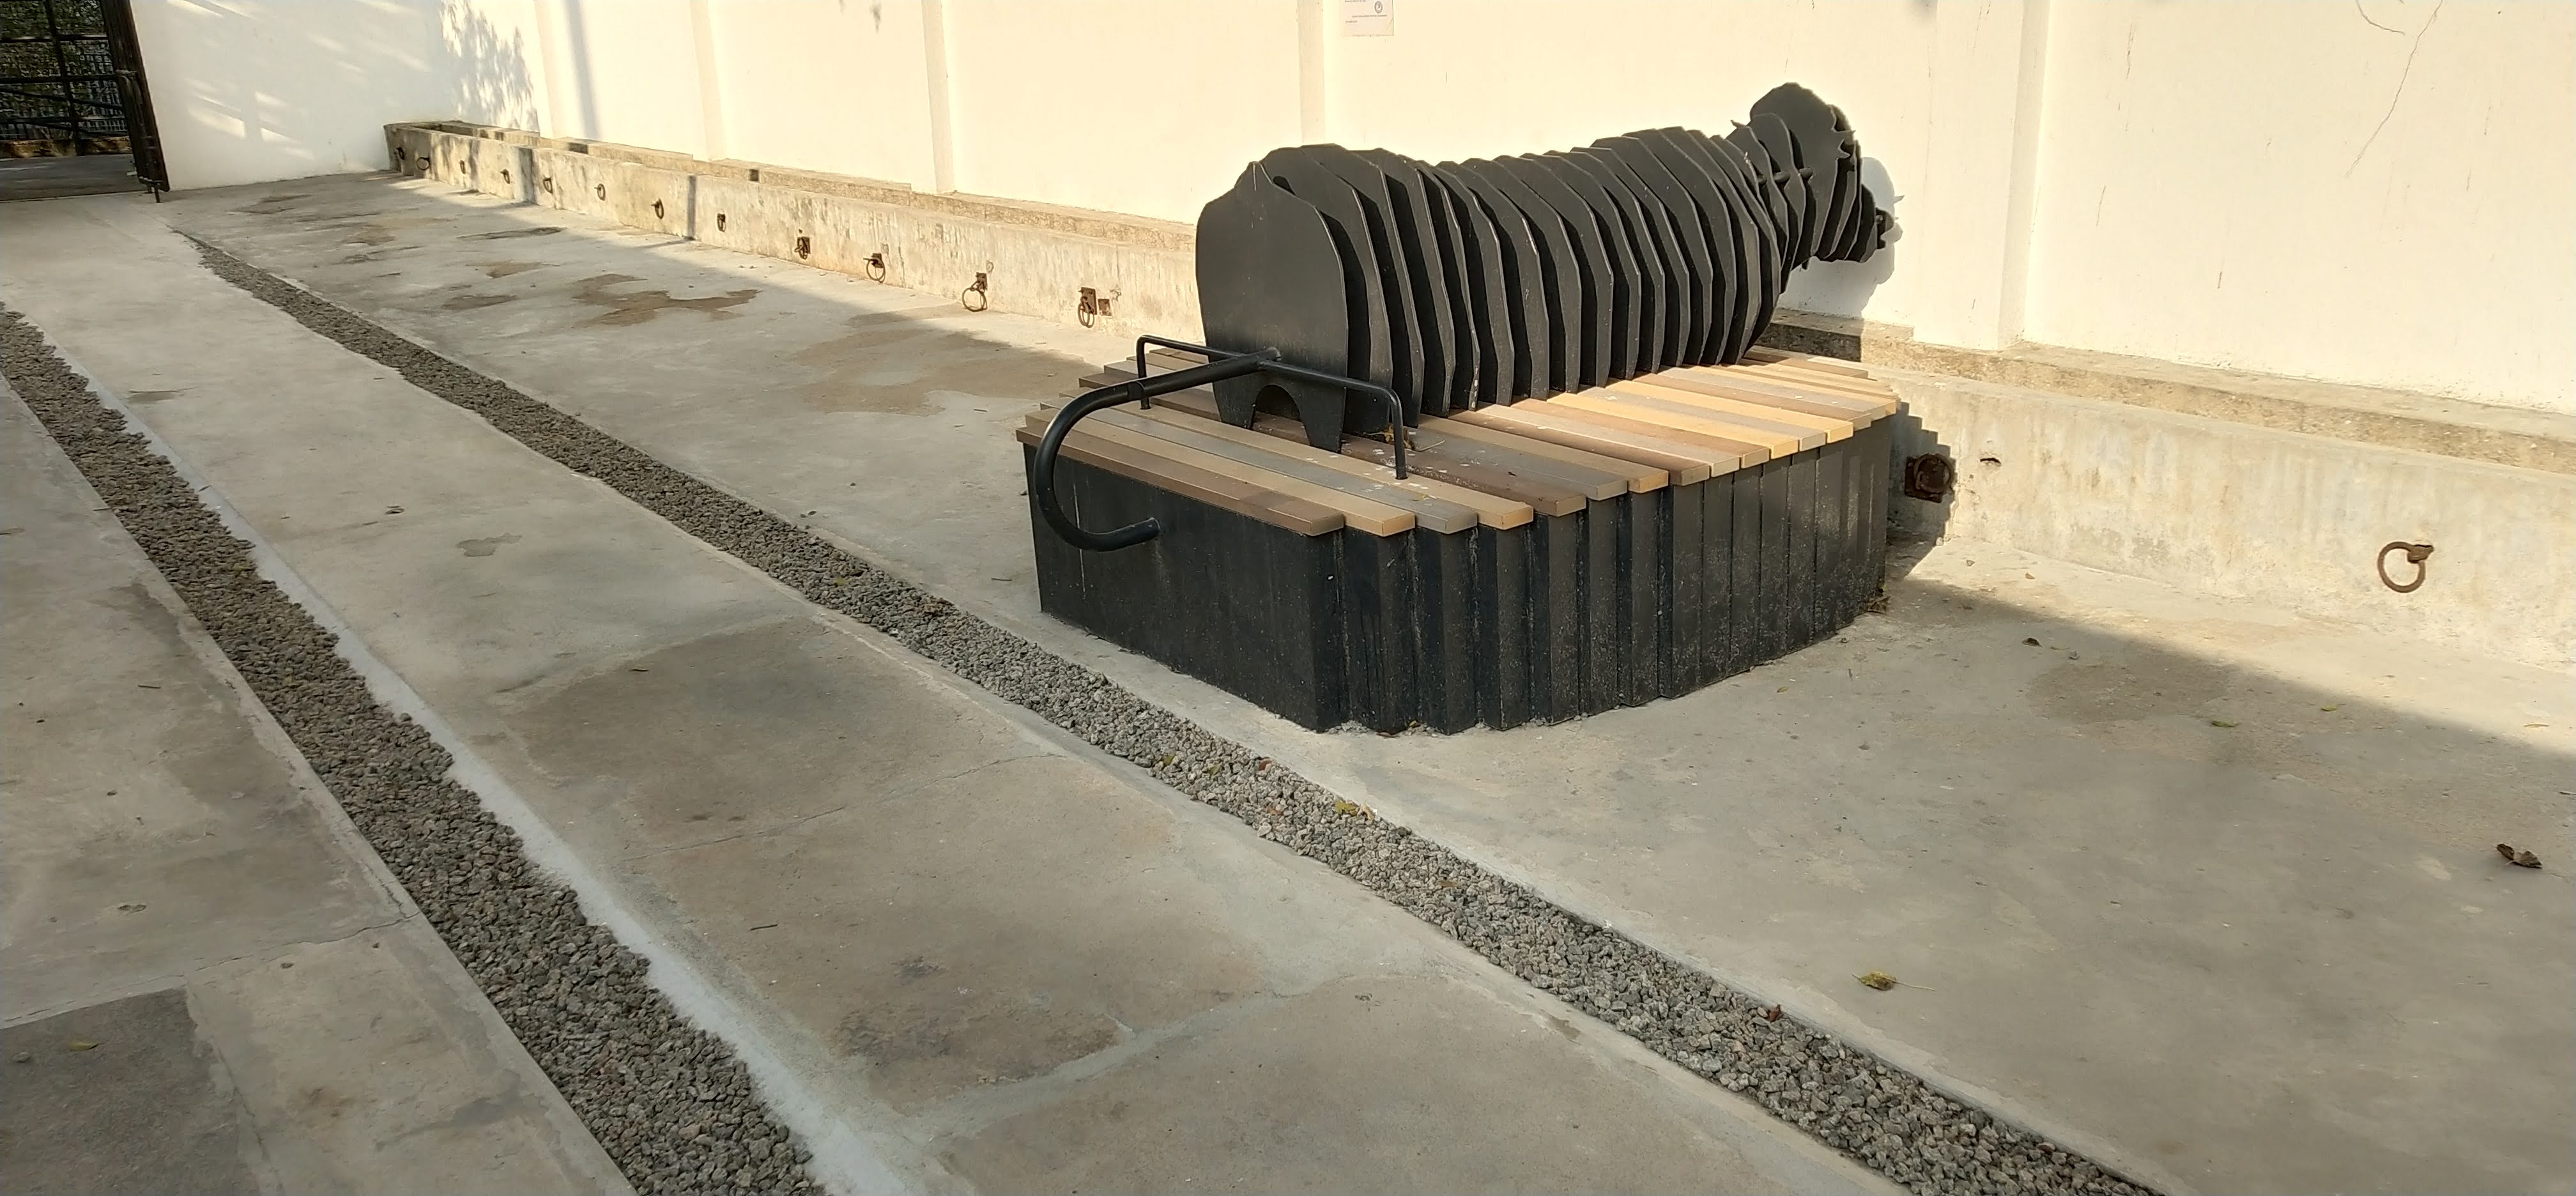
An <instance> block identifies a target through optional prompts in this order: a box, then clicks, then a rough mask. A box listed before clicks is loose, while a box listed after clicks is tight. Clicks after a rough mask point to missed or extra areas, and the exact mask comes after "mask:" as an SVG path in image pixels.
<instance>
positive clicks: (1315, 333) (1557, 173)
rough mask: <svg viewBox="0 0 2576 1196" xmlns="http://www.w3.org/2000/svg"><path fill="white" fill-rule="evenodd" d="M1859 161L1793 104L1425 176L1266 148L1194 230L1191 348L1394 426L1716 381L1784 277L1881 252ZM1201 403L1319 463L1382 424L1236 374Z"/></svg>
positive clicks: (1802, 98)
mask: <svg viewBox="0 0 2576 1196" xmlns="http://www.w3.org/2000/svg"><path fill="white" fill-rule="evenodd" d="M1860 163H1861V155H1860V144H1859V142H1858V140H1857V139H1855V138H1854V137H1853V136H1852V131H1851V127H1850V125H1849V123H1848V122H1847V121H1845V120H1844V118H1843V115H1842V112H1841V111H1840V110H1839V109H1836V108H1835V107H1833V106H1832V105H1830V104H1827V103H1825V102H1824V101H1823V100H1821V99H1819V98H1817V96H1816V95H1815V93H1813V92H1810V91H1808V90H1807V89H1805V88H1803V87H1800V86H1798V85H1796V84H1784V85H1782V86H1780V87H1778V88H1775V89H1773V90H1772V91H1771V92H1770V94H1768V95H1765V96H1763V97H1762V99H1761V100H1759V101H1757V102H1756V103H1755V104H1754V105H1753V114H1752V120H1751V121H1750V122H1749V123H1746V124H1740V125H1737V126H1736V128H1735V129H1734V131H1733V132H1731V133H1729V134H1727V135H1726V136H1724V137H1709V136H1706V135H1704V134H1701V133H1697V132H1693V131H1691V130H1689V129H1681V128H1665V129H1646V130H1641V131H1638V132H1635V133H1629V134H1627V135H1625V136H1620V137H1604V138H1602V139H1601V140H1599V141H1596V142H1594V143H1592V144H1591V145H1590V146H1588V147H1585V148H1582V149H1573V150H1560V151H1556V152H1552V153H1546V154H1534V155H1524V156H1519V157H1506V158H1484V159H1476V160H1472V161H1467V162H1444V163H1441V164H1439V165H1436V166H1435V165H1431V164H1429V163H1425V162H1419V161H1416V160H1414V159H1412V158H1407V157H1405V156H1403V155H1401V154H1396V153H1391V152H1388V151H1386V150H1356V151H1355V150H1348V149H1344V148H1342V147H1340V146H1337V145H1309V146H1299V147H1296V148H1294V149H1282V150H1277V151H1274V152H1273V153H1271V154H1270V155H1269V156H1267V157H1265V158H1263V159H1262V160H1260V161H1259V162H1255V163H1253V164H1252V165H1251V166H1250V167H1248V168H1247V169H1245V171H1244V173H1243V176H1242V178H1240V179H1238V180H1237V181H1236V182H1235V185H1234V188H1233V189H1232V190H1231V191H1228V192H1227V193H1226V194H1224V195H1222V196H1220V197H1218V198H1217V199H1216V200H1215V201H1214V202H1212V203H1210V204H1208V205H1207V207H1206V209H1205V210H1203V211H1202V212H1200V214H1199V226H1198V283H1199V310H1200V315H1201V318H1202V320H1203V322H1204V324H1205V327H1206V335H1207V343H1208V344H1209V345H1210V346H1211V347H1214V348H1217V349H1223V350H1227V351H1230V352H1251V351H1256V350H1261V349H1276V350H1278V351H1279V353H1280V356H1281V358H1282V359H1283V360H1285V361H1286V362H1288V363H1291V364H1294V365H1299V366H1304V367H1307V368H1309V369H1311V370H1316V371H1321V372H1323V373H1326V374H1332V375H1339V376H1342V377H1344V378H1350V379H1358V380H1362V381H1368V382H1373V383H1376V384H1378V385H1380V386H1383V387H1387V388H1389V389H1391V390H1393V391H1394V392H1395V394H1396V395H1397V396H1399V397H1400V398H1401V399H1402V401H1403V408H1404V419H1405V422H1406V423H1408V424H1410V423H1413V422H1415V421H1418V420H1419V419H1420V418H1421V417H1422V416H1423V415H1426V414H1428V415H1443V414H1446V413H1448V412H1450V411H1452V410H1463V409H1466V408H1470V407H1477V406H1483V405H1486V404H1490V403H1509V402H1512V401H1513V400H1516V399H1524V398H1534V397H1545V396H1547V395H1551V394H1557V393H1562V392H1566V391H1578V390H1584V389H1588V388H1591V387H1596V386H1600V385H1603V384H1604V383H1607V382H1609V381H1612V380H1614V379H1621V378H1630V377H1636V376H1638V375H1642V374H1651V373H1654V372H1656V371H1659V370H1664V369H1669V368H1672V367H1675V366H1684V365H1717V364H1731V363H1733V362H1735V361H1737V360H1739V359H1740V358H1741V357H1742V356H1743V355H1744V351H1745V349H1746V348H1747V347H1749V346H1751V345H1752V344H1753V342H1754V339H1755V338H1756V337H1757V336H1759V335H1761V332H1762V330H1763V329H1764V328H1765V327H1767V326H1768V325H1769V323H1770V321H1771V315H1772V311H1773V309H1774V308H1775V307H1776V306H1777V305H1778V303H1779V298H1780V291H1781V288H1782V287H1783V286H1785V285H1786V283H1787V279H1788V275H1789V272H1790V271H1791V270H1794V269H1797V268H1798V267H1799V266H1802V265H1805V264H1806V263H1807V262H1809V261H1813V260H1818V259H1821V260H1824V261H1865V260H1867V259H1868V258H1869V257H1870V256H1871V255H1872V254H1874V253H1876V252H1878V250H1879V249H1880V248H1882V247H1883V246H1884V245H1885V244H1886V240H1887V231H1888V227H1889V223H1890V222H1889V219H1888V214H1887V212H1886V211H1885V210H1883V209H1881V208H1880V207H1879V206H1878V200H1877V197H1876V196H1874V195H1872V194H1870V191H1869V188H1868V187H1866V186H1863V185H1862V183H1861V179H1860ZM1216 394H1217V402H1218V406H1219V408H1220V410H1221V413H1222V415H1223V417H1224V418H1225V419H1226V420H1227V422H1230V423H1233V424H1237V425H1241V426H1247V427H1248V426H1250V425H1251V424H1252V422H1253V413H1254V411H1255V410H1256V408H1265V407H1266V408H1267V409H1270V410H1275V411H1278V412H1279V413H1280V414H1290V413H1293V414H1295V415H1296V416H1297V417H1298V418H1299V419H1300V420H1302V421H1303V422H1304V424H1305V428H1306V436H1307V439H1308V440H1309V441H1311V442H1312V443H1313V444H1314V445H1315V446H1316V447H1319V448H1335V447H1338V446H1339V445H1340V444H1341V438H1342V435H1343V433H1345V432H1349V433H1353V434H1357V435H1363V436H1373V435H1379V434H1383V433H1386V432H1387V431H1388V427H1387V424H1388V419H1389V413H1388V412H1387V410H1386V408H1385V406H1384V405H1383V404H1382V403H1379V402H1370V401H1353V400H1354V396H1353V394H1352V393H1351V392H1350V391H1349V390H1348V389H1347V388H1344V387H1340V386H1335V385H1332V384H1330V383H1326V382H1317V381H1312V380H1303V379H1294V378H1284V377H1280V376H1276V375H1266V374H1254V375H1247V376H1244V377H1240V378H1233V379H1228V380H1225V381H1221V382H1218V383H1217V384H1216Z"/></svg>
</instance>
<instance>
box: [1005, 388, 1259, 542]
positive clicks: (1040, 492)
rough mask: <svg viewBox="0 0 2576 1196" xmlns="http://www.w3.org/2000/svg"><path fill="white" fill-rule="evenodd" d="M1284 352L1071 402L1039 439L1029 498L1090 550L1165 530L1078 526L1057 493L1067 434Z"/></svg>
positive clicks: (1141, 524)
mask: <svg viewBox="0 0 2576 1196" xmlns="http://www.w3.org/2000/svg"><path fill="white" fill-rule="evenodd" d="M1278 352H1279V351H1278V350H1277V349H1263V350H1261V351H1260V352H1258V353H1238V354H1231V355H1225V356H1224V359H1223V360H1219V361H1211V362H1209V363H1207V364H1206V365H1201V366H1192V367H1190V368H1189V369H1186V370H1176V371H1174V372H1172V373H1169V374H1165V375H1163V376H1162V377H1159V378H1154V379H1151V380H1148V379H1145V378H1136V379H1133V380H1131V381H1127V382H1121V383H1119V384H1117V385H1115V386H1104V387H1101V388H1100V389H1098V390H1095V391H1092V392H1090V393H1089V394H1086V395H1083V396H1081V397H1079V398H1077V399H1074V400H1073V401H1072V402H1069V403H1066V404H1065V405H1064V408H1063V409H1062V410H1060V411H1057V412H1056V413H1055V419H1054V420H1053V421H1052V422H1050V423H1049V424H1047V430H1046V436H1045V437H1044V438H1042V439H1040V440H1039V441H1038V451H1037V452H1036V453H1035V454H1033V455H1031V456H1030V457H1029V497H1031V498H1033V499H1035V500H1037V504H1038V514H1040V515H1041V516H1044V517H1045V519H1046V522H1047V526H1048V527H1051V528H1054V529H1055V534H1056V535H1058V536H1061V537H1063V538H1064V541H1065V543H1067V544H1071V545H1073V546H1074V547H1076V548H1079V549H1082V550H1083V551H1085V552H1116V551H1118V550H1119V549H1121V548H1133V547H1135V546H1136V545H1138V544H1142V543H1144V542H1145V541H1147V540H1151V539H1153V538H1154V537H1156V536H1158V535H1161V534H1162V532H1163V529H1162V526H1161V525H1160V524H1158V523H1156V522H1155V521H1154V520H1153V519H1151V518H1147V519H1143V520H1139V521H1137V522H1135V523H1131V524H1128V525H1127V526H1125V527H1122V528H1116V529H1113V530H1111V531H1106V532H1094V531H1087V530H1085V529H1083V528H1081V527H1079V526H1077V525H1075V523H1074V522H1073V518H1072V517H1071V516H1069V515H1066V514H1065V513H1064V507H1063V505H1062V504H1061V503H1059V502H1057V501H1056V495H1055V458H1056V454H1057V453H1058V452H1060V451H1062V450H1063V448H1064V438H1065V434H1066V433H1068V432H1071V431H1073V425H1075V424H1077V423H1080V422H1082V419H1083V417H1085V416H1088V415H1090V414H1092V413H1093V412H1096V411H1101V410H1104V409H1107V408H1110V407H1115V406H1118V405H1119V404H1121V403H1132V402H1139V401H1141V400H1144V399H1149V398H1152V397H1153V396H1155V395H1158V394H1171V393H1173V392H1175V391H1183V390H1188V389H1190V388H1191V387H1193V386H1204V385H1206V384H1208V383H1211V382H1219V381H1223V380H1224V379H1227V378H1240V377H1242V376H1243V375H1245V374H1250V373H1255V372H1257V371H1259V370H1260V369H1262V368H1263V367H1264V366H1266V365H1269V364H1272V361H1271V359H1272V358H1273V357H1275V356H1277V355H1278Z"/></svg>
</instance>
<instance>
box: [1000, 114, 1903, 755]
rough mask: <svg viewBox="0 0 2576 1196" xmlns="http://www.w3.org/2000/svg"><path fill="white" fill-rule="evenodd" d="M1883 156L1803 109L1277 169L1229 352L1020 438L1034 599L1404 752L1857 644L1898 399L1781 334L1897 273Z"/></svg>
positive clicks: (1224, 337) (1111, 380)
mask: <svg viewBox="0 0 2576 1196" xmlns="http://www.w3.org/2000/svg"><path fill="white" fill-rule="evenodd" d="M1860 161H1861V159H1860V151H1859V146H1858V143H1857V141H1856V140H1855V139H1854V137H1853V136H1852V133H1851V130H1850V127H1849V125H1848V123H1847V122H1846V121H1845V120H1844V119H1843V118H1842V115H1841V113H1840V112H1839V111H1837V110H1835V109H1834V108H1833V107H1832V106H1830V105H1828V104H1826V103H1824V102H1823V101H1822V100H1820V99H1818V98H1817V97H1816V96H1815V95H1813V94H1812V93H1810V92H1808V91H1806V90H1805V89H1804V88H1800V87H1797V86H1794V85H1790V86H1784V87H1781V88H1778V89H1776V90H1774V91H1773V92H1771V93H1770V94H1769V95H1766V96H1764V97H1763V98H1762V100H1761V101H1760V102H1758V103H1756V104H1755V105H1754V109H1753V113H1752V119H1751V120H1750V121H1749V122H1747V123H1745V124H1742V125H1739V126H1737V127H1736V128H1735V130H1734V131H1733V132H1731V133H1729V134H1728V135H1726V136H1725V137H1722V138H1717V137H1708V136H1705V135H1703V134H1699V133H1696V132H1692V131H1690V130H1687V129H1678V128H1668V129H1652V130H1643V131H1640V132H1636V133H1631V134H1627V135H1624V136H1619V137H1607V138H1603V139H1601V140H1600V141H1597V142H1595V143H1594V144H1593V145H1591V146H1589V147H1586V148H1583V149H1577V150H1568V151H1562V152H1557V153H1549V154H1540V155H1532V156H1526V157H1511V158H1494V159H1483V160H1476V161H1468V162H1452V163H1441V164H1438V165H1432V164H1427V163H1423V162H1419V161H1416V160H1413V159H1410V158H1406V157H1403V156H1401V155H1398V154H1393V153H1389V152H1386V151H1382V150H1362V151H1353V150H1347V149H1343V148H1341V147H1339V146H1301V147H1297V148H1294V149H1283V150H1279V151H1276V152H1274V153H1271V154H1269V155H1268V156H1266V157H1264V158H1263V159H1262V160H1261V161H1259V162H1256V163H1253V164H1252V165H1251V166H1250V167H1249V168H1248V169H1247V170H1246V171H1245V173H1244V175H1243V176H1242V178H1241V179H1240V180H1238V182H1237V183H1236V185H1235V186H1234V187H1233V189H1232V190H1230V191H1228V192H1227V193H1226V194H1225V195H1223V196H1221V197H1219V198H1218V199H1216V200H1215V201H1214V202H1211V203H1210V204H1209V205H1208V206H1207V208H1206V210H1205V211H1204V212H1203V213H1202V215H1201V217H1200V222H1199V233H1198V275H1199V288H1200V304H1201V315H1202V318H1203V322H1204V325H1205V327H1206V329H1207V334H1206V335H1207V338H1208V342H1209V343H1208V344H1207V345H1204V346H1201V345H1185V344H1182V343H1181V342H1174V341H1161V342H1160V343H1161V344H1162V345H1164V346H1165V348H1163V349H1162V350H1160V351H1157V352H1154V353H1151V354H1149V353H1147V352H1146V351H1145V350H1146V345H1145V342H1144V341H1140V344H1139V351H1138V356H1137V357H1136V359H1135V360H1134V361H1133V362H1128V363H1120V364H1118V365H1116V366H1112V367H1105V368H1104V369H1103V371H1102V372H1101V373H1099V374H1096V375H1094V376H1092V377H1090V378H1087V379H1085V380H1084V383H1085V386H1086V388H1095V389H1090V390H1089V392H1088V393H1082V392H1077V393H1076V394H1075V395H1073V396H1068V399H1069V400H1070V401H1068V402H1066V403H1065V404H1064V405H1063V406H1062V407H1060V408H1058V409H1057V410H1055V411H1053V412H1051V413H1042V414H1041V415H1039V416H1037V417H1033V418H1032V419H1031V421H1030V423H1029V425H1028V426H1027V427H1025V428H1024V429H1023V430H1022V432H1021V434H1020V435H1021V439H1022V441H1023V443H1024V444H1025V445H1026V446H1027V452H1028V462H1029V466H1030V474H1031V486H1030V501H1031V504H1032V524H1033V526H1034V534H1035V539H1036V548H1037V557H1038V565H1039V591H1040V601H1041V604H1042V606H1043V607H1044V609H1046V610H1047V611H1048V612H1049V613H1051V614H1054V615H1056V616H1058V617H1061V618H1064V619H1067V620H1068V621H1071V622H1073V623H1075V624H1077V625H1080V626H1082V627H1084V628H1086V629H1089V630H1091V631H1093V632H1095V633H1097V634H1100V635H1102V636H1104V637H1105V638H1108V639H1110V640H1112V641H1114V642H1117V643H1119V644H1121V645H1124V646H1126V647H1129V648H1132V649H1135V650H1137V651H1141V652H1144V653H1146V654H1148V655H1151V656H1153V657H1155V658H1156V659H1159V660H1161V661H1163V662H1164V663H1166V664H1169V665H1171V666H1173V667H1175V668H1177V669H1180V670H1181V671H1183V672H1187V673H1190V674H1192V675H1195V676H1199V677H1201V678H1204V679H1206V680H1208V681H1210V682H1213V683H1214V684H1217V685H1219V686H1220V687H1223V688H1225V689H1227V690H1230V691H1232V692H1234V693H1236V694H1238V695H1241V696H1243V697H1246V698H1249V699H1251V700H1253V701H1255V702H1257V703H1259V704H1261V705H1262V706H1264V707H1266V708H1268V709H1270V710H1272V711H1275V712H1277V713H1279V714H1282V715H1284V716H1286V717H1288V718H1290V719H1293V720H1295V721H1296V722H1298V723H1300V724H1302V725H1305V726H1309V727H1329V726H1334V725H1338V724H1341V723H1344V722H1358V723H1361V724H1363V725H1365V726H1368V727H1371V728H1375V729H1378V730H1389V731H1391V730H1397V729H1402V728H1405V727H1408V726H1423V727H1428V728H1431V729H1435V730H1441V731H1454V730H1460V729H1464V728H1466V727H1469V726H1473V725H1476V724H1479V723H1482V724H1486V725H1491V726H1497V727H1508V726H1513V725H1516V724H1519V723H1522V722H1526V721H1531V720H1541V721H1550V720H1556V719H1562V718H1567V717H1572V716H1576V715H1581V714H1586V713H1592V712H1596V711H1601V710H1606V709H1610V708H1614V707H1617V706H1622V705H1631V704H1636V703H1640V702H1645V701H1650V700H1652V699H1655V698H1658V697H1670V696H1678V695H1680V694H1683V693H1687V692H1690V691H1691V690H1694V689H1697V688H1699V687H1701V686H1704V685H1707V684H1709V683H1711V682H1713V681H1716V680H1718V679H1720V678H1723V677H1725V676H1728V675H1730V674H1732V673H1735V672H1739V671H1742V670H1744V669H1746V668H1750V667H1752V666H1753V665H1755V664H1759V663H1761V662H1763V661H1766V660H1770V659H1773V658H1776V657H1778V656H1780V655H1782V654H1784V653H1786V652H1789V651H1793V650H1795V649H1797V648H1799V647H1802V646H1804V645H1806V644H1808V643H1812V642H1814V641H1815V640H1816V639H1818V638H1820V637H1822V636H1825V635H1830V634H1831V633H1832V632H1834V631H1835V630H1837V629H1839V628H1841V627H1842V626H1844V625H1845V624H1847V623H1849V622H1850V621H1851V620H1852V619H1853V618H1855V617H1857V616H1858V614H1859V613H1860V612H1861V611H1862V609H1864V608H1865V606H1866V605H1867V604H1868V603H1869V602H1870V601H1871V599H1872V598H1873V597H1874V596H1875V595H1876V593H1877V591H1878V585H1879V576H1880V569H1881V564H1882V561H1883V556H1884V545H1885V531H1884V529H1885V512H1886V495H1887V491H1888V482H1889V465H1888V460H1887V456H1888V445H1887V425H1886V423H1885V422H1884V421H1885V417H1886V416H1888V415H1890V414H1892V413H1894V411H1895V410H1896V407H1897V404H1896V401H1895V399H1894V396H1893V395H1892V393H1891V392H1889V391H1888V389H1887V388H1886V387H1885V386H1883V385H1881V384H1879V383H1877V382H1875V381H1874V380H1872V379H1870V378H1869V377H1868V375H1867V374H1866V372H1864V371H1861V370H1859V369H1858V368H1857V367H1854V366H1850V365H1847V364H1844V363H1838V362H1827V361H1820V360H1817V359H1812V358H1803V357H1797V356H1794V355H1784V354H1778V353H1774V352H1771V351H1768V350H1765V349H1761V348H1758V347H1756V345H1755V340H1756V338H1757V337H1758V336H1759V335H1760V333H1761V332H1762V330H1763V329H1764V328H1765V327H1766V326H1767V325H1768V323H1769V321H1770V319H1771V317H1772V314H1773V311H1774V309H1775V308H1776V306H1777V304H1778V300H1779V295H1780V291H1781V288H1782V287H1783V286H1784V285H1785V283H1786V281H1787V278H1788V275H1789V272H1790V271H1792V270H1794V269H1797V268H1798V267H1799V266H1802V265H1804V264H1806V263H1808V262H1810V261H1815V260H1820V259H1821V260H1837V261H1857V260H1863V259H1866V258H1868V257H1870V256H1872V255H1873V254H1875V253H1877V252H1878V251H1879V250H1880V249H1881V248H1882V247H1883V246H1884V245H1885V243H1886V237H1887V232H1888V227H1889V220H1888V217H1887V214H1886V213H1885V212H1884V211H1883V210H1882V209H1881V208H1880V207H1879V206H1878V202H1877V199H1876V197H1875V196H1873V195H1872V194H1871V193H1870V191H1869V189H1868V188H1867V187H1865V186H1863V185H1862V183H1861V180H1860ZM1157 339H1158V338H1145V341H1155V340H1157ZM1130 404H1134V405H1133V406H1130ZM1077 423H1079V424H1080V426H1079V427H1078V428H1077V427H1076V424H1077ZM1099 528H1114V529H1115V530H1114V531H1109V532H1101V531H1097V530H1085V529H1099Z"/></svg>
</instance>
